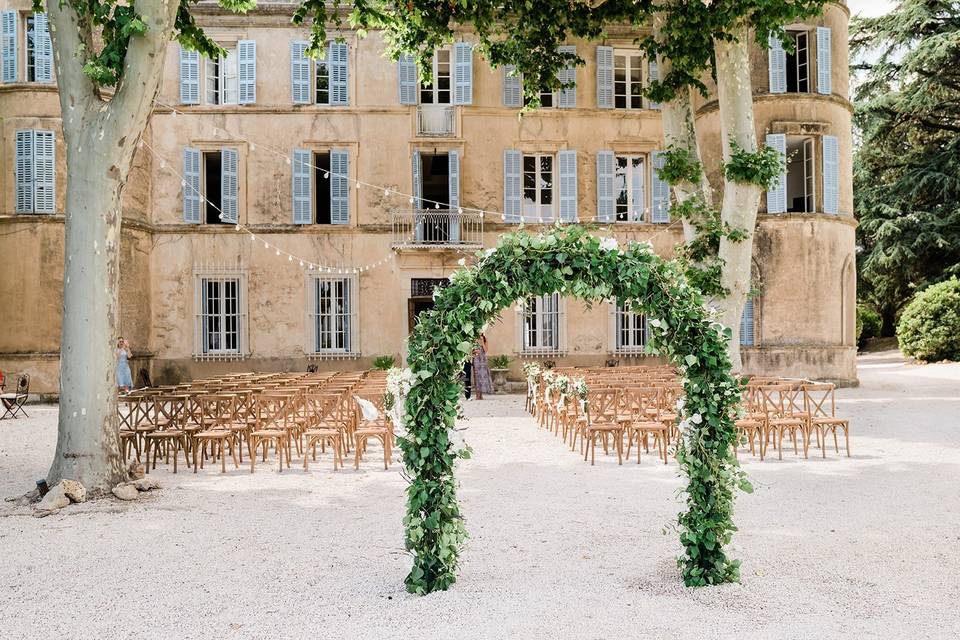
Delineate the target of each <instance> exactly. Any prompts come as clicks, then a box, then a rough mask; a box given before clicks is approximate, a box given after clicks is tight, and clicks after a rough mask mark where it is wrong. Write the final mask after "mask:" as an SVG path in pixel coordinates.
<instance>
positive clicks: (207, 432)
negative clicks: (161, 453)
mask: <svg viewBox="0 0 960 640" xmlns="http://www.w3.org/2000/svg"><path fill="white" fill-rule="evenodd" d="M197 400H198V405H199V409H200V416H201V420H202V421H203V424H204V426H205V428H204V430H203V431H200V432H198V433H196V434H195V435H194V436H193V437H194V448H193V471H194V473H196V471H197V466H198V458H199V468H201V469H202V468H203V461H204V459H205V458H206V457H207V447H209V448H210V455H211V457H212V458H213V460H214V461H216V460H217V458H218V457H219V458H220V473H226V472H227V452H228V451H229V453H230V455H231V456H232V457H233V466H234V468H238V469H239V468H240V462H239V460H238V459H237V449H238V448H239V446H240V443H239V440H238V437H237V432H236V430H235V429H234V428H233V427H234V426H235V425H236V424H237V421H236V420H237V396H235V395H233V394H229V393H223V394H207V395H202V396H200V397H199V398H198V399H197ZM251 457H252V456H251Z"/></svg>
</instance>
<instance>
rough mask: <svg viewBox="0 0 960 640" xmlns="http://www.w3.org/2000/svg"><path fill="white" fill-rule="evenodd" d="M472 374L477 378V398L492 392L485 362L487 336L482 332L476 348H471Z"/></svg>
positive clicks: (488, 369) (491, 381)
mask: <svg viewBox="0 0 960 640" xmlns="http://www.w3.org/2000/svg"><path fill="white" fill-rule="evenodd" d="M473 374H474V376H475V377H476V379H477V400H483V394H485V393H493V379H492V378H491V377H490V365H489V364H488V363H487V336H485V335H483V334H482V333H481V334H480V341H479V343H478V344H477V348H476V349H474V350H473Z"/></svg>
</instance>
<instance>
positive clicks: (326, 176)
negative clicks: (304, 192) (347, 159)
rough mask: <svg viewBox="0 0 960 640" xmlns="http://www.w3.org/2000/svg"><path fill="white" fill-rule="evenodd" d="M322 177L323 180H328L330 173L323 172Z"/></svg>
mask: <svg viewBox="0 0 960 640" xmlns="http://www.w3.org/2000/svg"><path fill="white" fill-rule="evenodd" d="M323 177H324V179H327V178H329V177H330V172H329V171H324V172H323Z"/></svg>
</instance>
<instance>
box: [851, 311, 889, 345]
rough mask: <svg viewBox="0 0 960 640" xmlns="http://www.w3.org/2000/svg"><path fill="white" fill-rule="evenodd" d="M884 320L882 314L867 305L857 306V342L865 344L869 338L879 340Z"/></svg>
mask: <svg viewBox="0 0 960 640" xmlns="http://www.w3.org/2000/svg"><path fill="white" fill-rule="evenodd" d="M882 327H883V319H882V318H881V317H880V314H879V313H877V312H876V311H874V310H873V307H869V306H867V305H865V304H858V305H857V342H858V343H860V344H863V342H864V341H865V340H867V339H868V338H879V337H880V329H881V328H882Z"/></svg>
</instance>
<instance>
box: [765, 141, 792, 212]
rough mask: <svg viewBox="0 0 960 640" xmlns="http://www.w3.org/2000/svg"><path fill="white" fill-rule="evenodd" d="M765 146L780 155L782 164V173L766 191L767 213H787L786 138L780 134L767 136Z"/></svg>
mask: <svg viewBox="0 0 960 640" xmlns="http://www.w3.org/2000/svg"><path fill="white" fill-rule="evenodd" d="M767 146H768V147H770V148H771V149H776V150H777V151H778V152H779V153H780V162H782V163H784V165H783V171H782V172H781V173H780V175H779V176H777V179H776V180H775V181H774V182H773V184H772V185H771V187H770V188H769V189H768V190H767V213H786V212H787V168H786V160H787V136H786V135H784V134H782V133H771V134H769V135H767Z"/></svg>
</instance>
